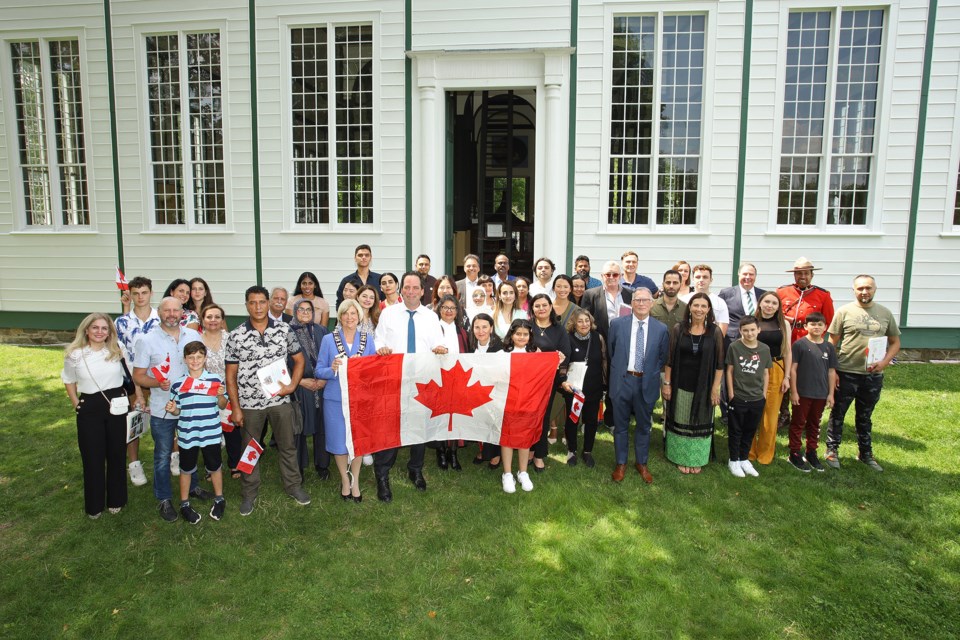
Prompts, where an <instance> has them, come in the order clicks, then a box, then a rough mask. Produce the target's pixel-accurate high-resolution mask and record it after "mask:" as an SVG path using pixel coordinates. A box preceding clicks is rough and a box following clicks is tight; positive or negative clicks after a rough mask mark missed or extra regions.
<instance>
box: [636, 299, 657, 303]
mask: <svg viewBox="0 0 960 640" xmlns="http://www.w3.org/2000/svg"><path fill="white" fill-rule="evenodd" d="M633 301H634V302H639V303H640V304H650V303H651V302H653V298H634V299H633Z"/></svg>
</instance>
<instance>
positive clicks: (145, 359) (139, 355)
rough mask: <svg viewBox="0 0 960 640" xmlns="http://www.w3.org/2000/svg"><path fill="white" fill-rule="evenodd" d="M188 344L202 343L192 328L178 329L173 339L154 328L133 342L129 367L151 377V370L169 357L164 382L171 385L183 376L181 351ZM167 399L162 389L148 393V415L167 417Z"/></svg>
mask: <svg viewBox="0 0 960 640" xmlns="http://www.w3.org/2000/svg"><path fill="white" fill-rule="evenodd" d="M191 342H203V338H201V337H200V334H199V333H197V332H196V331H194V330H193V329H188V328H186V327H180V335H179V337H178V338H177V339H176V340H175V339H174V338H173V336H171V335H170V334H168V333H167V332H166V331H164V330H163V328H162V327H160V326H157V327H155V328H154V329H152V330H151V331H150V333H148V334H146V335H144V336H143V337H142V338H140V339H139V340H138V341H137V352H136V354H135V355H134V358H133V366H134V367H136V368H138V369H146V370H147V376H149V377H151V378H155V377H156V376H154V374H153V368H154V367H160V366H162V365H163V364H164V363H165V362H166V361H167V358H170V370H169V371H168V372H167V380H170V381H171V382H173V381H175V380H179V379H180V378H183V377H184V376H186V375H187V366H186V365H185V364H184V363H183V348H184V347H185V346H187V345H188V344H190V343H191ZM169 399H170V393H169V392H168V391H164V390H163V389H160V388H156V389H152V390H151V392H150V414H151V415H153V416H157V417H163V416H164V415H166V417H167V418H170V417H171V416H170V415H169V414H167V410H166V406H167V400H169Z"/></svg>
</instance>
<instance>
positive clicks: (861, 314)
mask: <svg viewBox="0 0 960 640" xmlns="http://www.w3.org/2000/svg"><path fill="white" fill-rule="evenodd" d="M829 331H830V335H832V336H839V338H840V342H838V343H837V368H838V369H839V370H840V371H843V372H844V373H858V374H861V375H865V374H866V373H867V344H868V343H869V341H870V338H879V337H881V336H887V337H888V338H890V337H894V336H899V335H900V327H899V326H897V320H896V318H894V317H893V314H892V313H890V310H889V309H887V308H886V307H883V306H880V305H879V304H876V303H874V304H873V305H871V306H869V307H867V308H863V307H861V306H860V305H859V304H857V303H856V302H851V303H850V304H845V305H843V306H842V307H840V308H839V309H837V314H836V315H835V316H834V317H833V322H831V323H830V329H829Z"/></svg>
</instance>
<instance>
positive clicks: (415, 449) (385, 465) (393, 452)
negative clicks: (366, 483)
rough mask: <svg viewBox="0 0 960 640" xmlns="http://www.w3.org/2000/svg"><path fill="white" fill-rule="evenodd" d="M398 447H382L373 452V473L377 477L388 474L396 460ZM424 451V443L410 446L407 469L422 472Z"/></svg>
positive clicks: (384, 476) (383, 476)
mask: <svg viewBox="0 0 960 640" xmlns="http://www.w3.org/2000/svg"><path fill="white" fill-rule="evenodd" d="M398 451H400V448H399V447H398V448H396V449H384V450H383V451H378V452H376V453H375V454H373V473H374V475H376V476H377V478H386V477H387V476H389V475H390V469H392V468H393V465H394V464H395V463H396V462H397V452H398ZM425 452H426V445H425V444H415V445H411V446H410V462H408V463H407V471H419V472H420V473H423V456H424V453H425Z"/></svg>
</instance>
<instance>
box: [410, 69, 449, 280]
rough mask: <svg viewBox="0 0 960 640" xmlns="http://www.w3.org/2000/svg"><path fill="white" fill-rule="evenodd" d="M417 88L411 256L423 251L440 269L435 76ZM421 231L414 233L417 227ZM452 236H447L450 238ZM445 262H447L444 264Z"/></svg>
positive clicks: (440, 182) (440, 194)
mask: <svg viewBox="0 0 960 640" xmlns="http://www.w3.org/2000/svg"><path fill="white" fill-rule="evenodd" d="M419 91H420V140H419V143H420V144H419V152H420V203H419V207H418V206H417V204H416V203H414V209H413V218H414V220H415V221H417V220H418V221H419V224H416V223H415V224H414V225H413V229H414V234H413V238H412V242H413V246H412V247H411V252H412V254H413V255H414V256H415V255H417V254H419V253H426V254H427V255H429V256H430V258H431V260H433V264H434V265H436V266H435V267H434V271H435V272H436V273H440V271H439V270H438V268H439V267H442V266H443V262H444V256H445V255H446V239H445V238H444V229H445V228H446V224H445V222H444V215H445V213H444V211H443V206H442V203H443V188H444V180H443V175H442V173H438V171H441V170H439V169H438V168H437V167H438V162H439V160H440V158H441V154H442V153H443V147H442V146H441V143H442V142H443V139H442V137H441V136H440V135H439V134H438V131H439V126H440V125H439V123H438V120H437V118H438V116H437V86H436V78H434V77H421V78H420V82H419ZM418 228H419V229H420V230H421V232H420V234H419V237H418V234H417V229H418ZM452 241H453V240H452V239H451V240H450V242H452ZM448 266H449V265H448Z"/></svg>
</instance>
